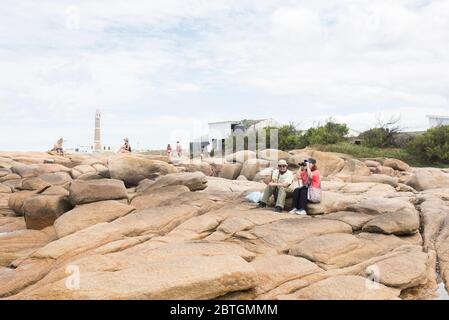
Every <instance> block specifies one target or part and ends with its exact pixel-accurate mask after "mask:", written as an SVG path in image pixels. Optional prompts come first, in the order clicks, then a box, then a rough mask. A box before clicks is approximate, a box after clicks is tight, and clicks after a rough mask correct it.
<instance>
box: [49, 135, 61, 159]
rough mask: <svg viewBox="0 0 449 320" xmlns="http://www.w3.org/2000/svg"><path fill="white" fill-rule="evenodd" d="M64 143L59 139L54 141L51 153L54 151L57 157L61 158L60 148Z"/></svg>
mask: <svg viewBox="0 0 449 320" xmlns="http://www.w3.org/2000/svg"><path fill="white" fill-rule="evenodd" d="M63 143H64V139H63V138H61V139H59V140H58V141H56V143H55V144H54V146H53V149H51V151H56V153H57V154H58V155H59V156H63V155H64V149H63V148H62V144H63Z"/></svg>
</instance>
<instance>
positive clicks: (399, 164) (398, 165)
mask: <svg viewBox="0 0 449 320" xmlns="http://www.w3.org/2000/svg"><path fill="white" fill-rule="evenodd" d="M383 166H384V167H389V168H392V169H394V170H397V171H410V169H411V168H410V166H409V165H408V164H406V163H405V162H404V161H401V160H398V159H386V160H385V161H384V163H383Z"/></svg>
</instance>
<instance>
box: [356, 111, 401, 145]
mask: <svg viewBox="0 0 449 320" xmlns="http://www.w3.org/2000/svg"><path fill="white" fill-rule="evenodd" d="M400 121H401V118H400V116H396V117H394V116H393V117H390V118H389V119H388V120H383V119H381V118H380V117H378V118H377V125H376V127H374V128H371V129H369V130H367V131H365V132H362V133H361V134H360V135H359V138H360V139H363V144H365V145H366V146H368V147H377V148H387V147H397V146H398V144H400V143H401V140H400V139H398V135H399V133H400V132H401V131H402V128H401V127H400V126H399V123H400Z"/></svg>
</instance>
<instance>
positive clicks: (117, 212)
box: [54, 200, 135, 238]
mask: <svg viewBox="0 0 449 320" xmlns="http://www.w3.org/2000/svg"><path fill="white" fill-rule="evenodd" d="M134 210H135V208H134V207H132V206H128V205H125V204H123V203H120V202H118V201H115V200H109V201H100V202H95V203H89V204H84V205H80V206H77V207H76V208H74V209H73V210H71V211H68V212H66V213H65V214H64V215H62V216H60V217H59V218H58V219H56V221H55V223H54V227H55V230H56V235H57V237H58V238H62V237H65V236H67V235H69V234H72V233H74V232H77V231H79V230H82V229H84V228H87V227H89V226H91V225H95V224H97V223H101V222H110V221H113V220H115V219H117V218H120V217H122V216H125V215H127V214H129V213H130V212H132V211H134Z"/></svg>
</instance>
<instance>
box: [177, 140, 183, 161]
mask: <svg viewBox="0 0 449 320" xmlns="http://www.w3.org/2000/svg"><path fill="white" fill-rule="evenodd" d="M176 153H177V154H178V158H181V156H182V147H181V144H180V143H179V141H176Z"/></svg>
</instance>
